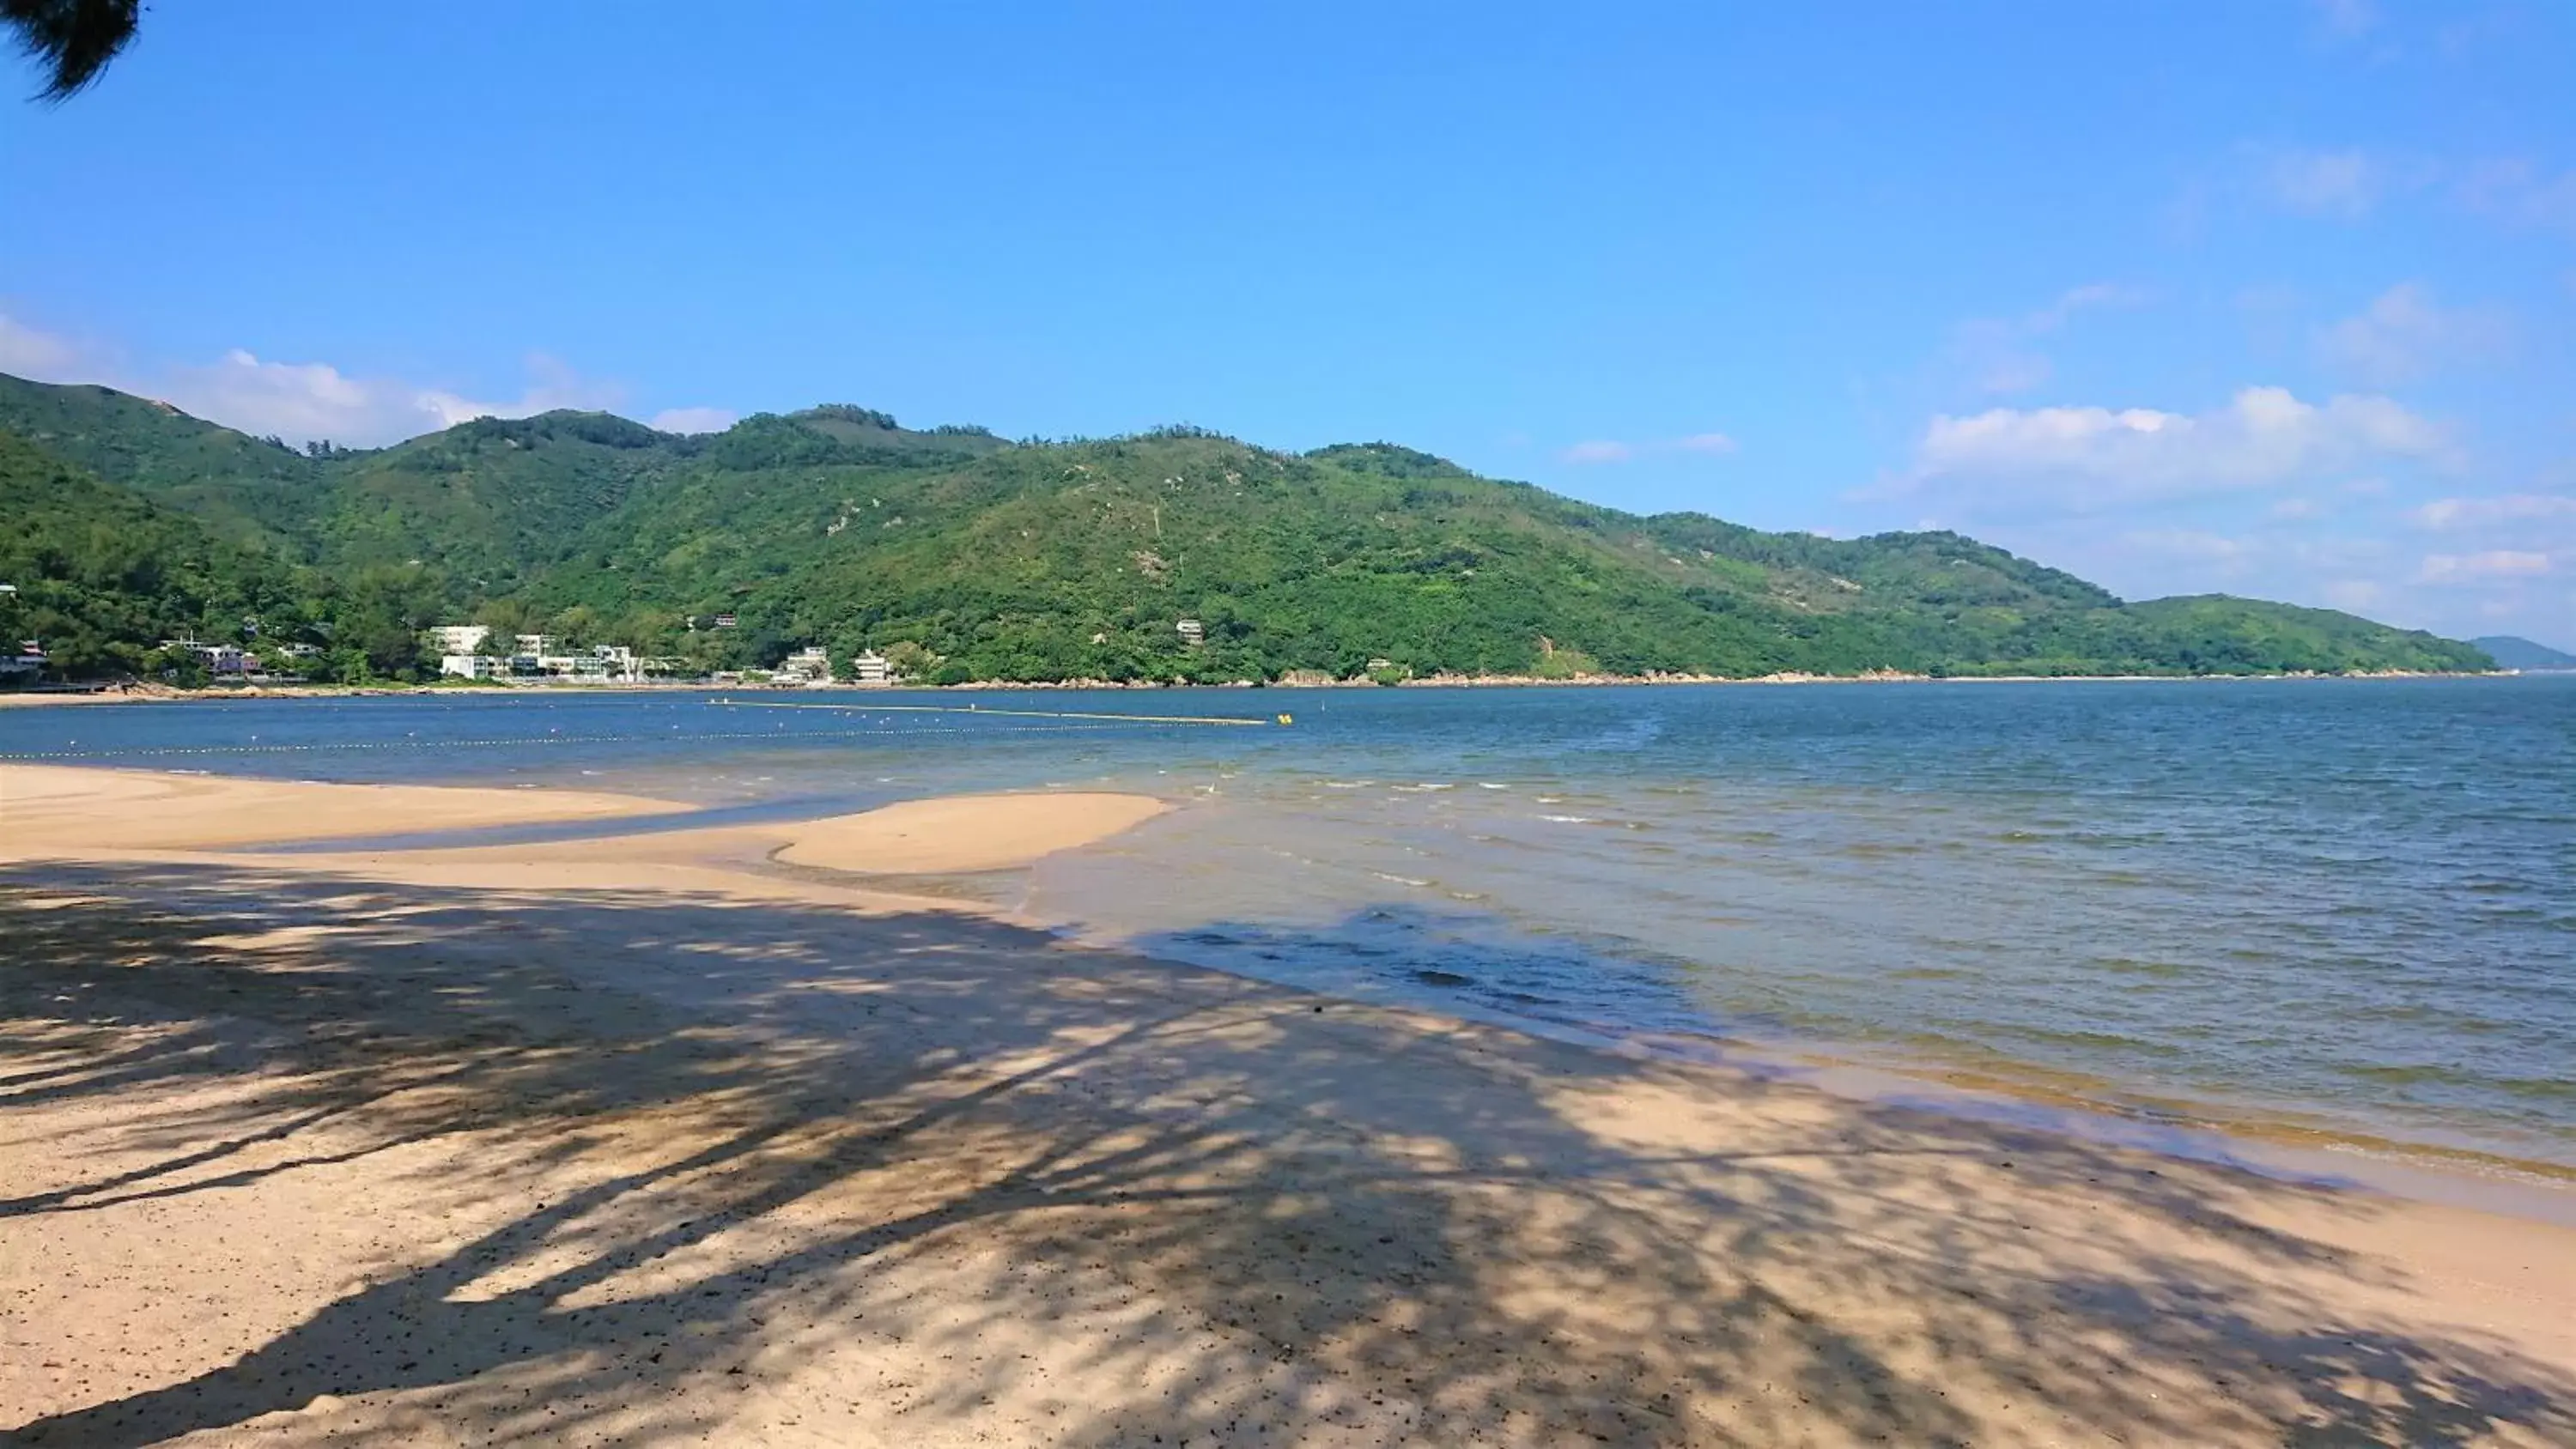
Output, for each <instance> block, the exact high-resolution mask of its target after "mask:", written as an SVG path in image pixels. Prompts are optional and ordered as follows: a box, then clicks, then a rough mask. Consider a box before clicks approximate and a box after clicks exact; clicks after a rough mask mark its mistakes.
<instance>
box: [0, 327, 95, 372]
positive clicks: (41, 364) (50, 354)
mask: <svg viewBox="0 0 2576 1449" xmlns="http://www.w3.org/2000/svg"><path fill="white" fill-rule="evenodd" d="M80 360H81V352H80V349H79V348H78V347H75V346H74V345H72V343H71V342H70V341H69V340H67V339H65V338H61V337H56V336H55V335H53V334H52V333H50V332H40V331H38V330H36V329H35V328H33V327H30V326H28V325H27V324H25V323H24V322H20V321H19V320H17V319H16V318H14V317H11V316H10V315H8V314H7V313H5V312H0V372H5V373H9V374H11V375H13V376H16V377H24V378H32V379H34V380H35V381H37V382H63V381H67V380H68V379H69V376H70V374H72V373H73V372H75V371H76V370H78V368H79V366H80Z"/></svg>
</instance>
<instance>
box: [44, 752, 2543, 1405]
mask: <svg viewBox="0 0 2576 1449" xmlns="http://www.w3.org/2000/svg"><path fill="white" fill-rule="evenodd" d="M138 780H139V781H140V783H139V784H138V783H137V782H138ZM165 786H168V787H173V788H175V787H176V786H186V787H191V788H192V789H194V790H197V791H199V792H200V793H195V794H191V795H189V796H188V797H187V798H190V799H198V800H206V799H220V798H221V797H224V796H227V795H229V796H231V797H232V799H233V803H234V804H235V805H236V806H238V805H242V804H246V803H247V802H248V801H249V800H251V799H252V798H253V797H256V796H259V795H262V794H265V793H271V792H276V791H281V790H289V789H291V788H292V787H286V786H283V785H280V784H279V783H277V782H270V781H262V780H255V779H244V778H233V777H205V776H168V775H160V774H157V773H147V772H109V771H100V770H94V769H88V768H85V767H25V766H0V812H5V813H7V814H8V815H10V816H11V817H12V818H11V819H10V822H9V823H10V827H11V828H10V829H8V830H7V831H0V849H5V850H6V852H7V855H8V857H10V858H9V859H8V860H7V861H6V862H5V869H0V922H6V924H7V925H8V927H9V929H8V930H7V931H6V932H5V933H0V1181H5V1182H6V1183H7V1184H8V1186H7V1187H6V1188H5V1189H0V1192H6V1193H7V1194H9V1195H10V1197H9V1202H8V1211H7V1212H6V1213H5V1214H0V1343H5V1344H6V1345H7V1346H8V1349H9V1351H8V1352H6V1353H0V1434H11V1435H14V1436H15V1438H16V1440H17V1441H18V1442H27V1443H33V1444H42V1443H83V1444H89V1443H114V1444H141V1443H146V1442H158V1441H159V1440H161V1439H164V1438H170V1437H177V1436H179V1435H183V1434H188V1433H191V1432H199V1433H218V1434H219V1433H224V1432H226V1431H232V1432H238V1433H242V1434H245V1435H249V1434H257V1435H260V1436H262V1441H263V1442H279V1443H293V1444H301V1443H306V1442H316V1443H318V1442H323V1441H325V1440H329V1439H333V1438H345V1437H350V1436H358V1437H376V1438H385V1439H399V1440H405V1441H424V1440H425V1441H429V1442H467V1441H473V1442H486V1441H489V1440H492V1439H499V1438H541V1439H560V1438H567V1437H570V1438H584V1439H609V1440H627V1441H632V1440H641V1439H652V1438H661V1437H671V1436H676V1435H679V1434H683V1433H687V1434H695V1435H699V1436H705V1435H709V1434H712V1435H714V1437H716V1438H718V1439H727V1438H730V1439H732V1440H735V1441H737V1442H755V1441H759V1442H776V1441H779V1440H784V1439H799V1438H801V1439H805V1440H808V1441H811V1442H824V1443H831V1442H838V1443H850V1442H919V1443H934V1442H950V1441H952V1440H953V1441H960V1442H962V1441H965V1440H968V1439H976V1438H982V1439H987V1440H991V1441H994V1442H1001V1443H1006V1444H1008V1443H1025V1444H1036V1443H1071V1444H1075V1445H1077V1446H1098V1449H1106V1446H1108V1445H1112V1444H1125V1443H1133V1442H1150V1440H1151V1439H1152V1437H1153V1436H1155V1435H1158V1434H1159V1435H1162V1436H1164V1440H1165V1442H1167V1443H1168V1442H1177V1441H1179V1440H1180V1439H1182V1438H1187V1439H1189V1440H1191V1441H1192V1442H1199V1441H1201V1440H1216V1441H1225V1440H1231V1439H1247V1438H1253V1437H1254V1435H1253V1433H1252V1430H1253V1426H1255V1425H1258V1426H1261V1436H1260V1437H1262V1438H1264V1439H1267V1440H1271V1441H1278V1442H1305V1443H1319V1444H1327V1445H1332V1444H1342V1443H1348V1444H1352V1445H1357V1444H1361V1443H1375V1442H1388V1441H1407V1442H1423V1441H1434V1442H1465V1441H1467V1440H1469V1439H1472V1438H1476V1437H1479V1436H1482V1437H1485V1438H1488V1439H1500V1440H1502V1441H1503V1442H1511V1443H1523V1444H1533V1445H1534V1444H1540V1443H1557V1442H1564V1441H1567V1440H1569V1439H1576V1438H1586V1437H1588V1438H1592V1439H1606V1440H1608V1441H1610V1442H1631V1443H1706V1444H1712V1445H1714V1444H1740V1443H1747V1442H1755V1443H1768V1442H1792V1441H1801V1442H1813V1443H1819V1444H1837V1445H1838V1444H1846V1443H1850V1444H1858V1443H1864V1442H1874V1441H1885V1440H1893V1441H1895V1442H1913V1443H1921V1442H1936V1441H1940V1440H1944V1439H1947V1440H1950V1441H1953V1442H1968V1441H1971V1440H1973V1441H1974V1442H1978V1443H1995V1444H2024V1445H2034V1446H2035V1445H2037V1444H2040V1443H2047V1442H2070V1441H2072V1442H2099V1441H2103V1440H2107V1439H2110V1438H2113V1437H2115V1436H2126V1437H2129V1438H2131V1439H2132V1440H2140V1441H2143V1442H2159V1443H2193V1444H2210V1445H2240V1444H2241V1445H2249V1446H2250V1445H2258V1444H2275V1443H2279V1442H2281V1441H2283V1440H2284V1439H2286V1438H2292V1437H2301V1436H2307V1437H2312V1438H2317V1439H2320V1440H2322V1441H2331V1442H2368V1443H2378V1442H2386V1443H2414V1442H2424V1441H2426V1440H2427V1439H2428V1438H2430V1439H2438V1440H2440V1441H2442V1442H2454V1443H2461V1444H2468V1443H2492V1444H2499V1445H2542V1444H2548V1443H2552V1442H2560V1441H2562V1440H2563V1439H2564V1438H2565V1437H2566V1436H2568V1435H2569V1434H2570V1433H2576V1317H2571V1315H2569V1314H2568V1313H2567V1312H2566V1309H2567V1307H2568V1306H2569V1305H2570V1304H2576V1229H2570V1228H2568V1227H2565V1226H2561V1225H2554V1224H2552V1223H2549V1222H2546V1221H2534V1220H2531V1219H2527V1218H2519V1217H2509V1216H2501V1215H2499V1214H2497V1213H2496V1212H2493V1211H2490V1210H2487V1209H2485V1208H2483V1207H2465V1206H2459V1205H2454V1204H2447V1203H2441V1202H2426V1201H2420V1200H2415V1199H2410V1198H2405V1197H2400V1196H2394V1195H2391V1194H2390V1193H2388V1192H2386V1191H2384V1190H2382V1189H2380V1188H2378V1187H2375V1186H2372V1185H2369V1184H2366V1183H2356V1182H2355V1181H2354V1180H2353V1179H2352V1178H2351V1177H2350V1176H2349V1175H2343V1174H2337V1175H2335V1176H2334V1177H2333V1179H2332V1180H2326V1181H2317V1180H2298V1179H2295V1178H2288V1177H2269V1176H2264V1175H2261V1174H2260V1173H2259V1172H2257V1171H2253V1170H2249V1169H2250V1168H2251V1167H2252V1164H2250V1163H2247V1162H2239V1161H2224V1162H2211V1161H2205V1160H2193V1159H2192V1158H2190V1157H2187V1156H2175V1155H2170V1154H2166V1153H2162V1152H2158V1151H2155V1150H2152V1149H2149V1148H2142V1147H2141V1146H2139V1145H2136V1144H2122V1143H2105V1142H2098V1141H2087V1140H2085V1139H2084V1138H2082V1137H2081V1136H2078V1135H2075V1134H2070V1133H2064V1132H2060V1131H2055V1130H2052V1129H2051V1128H2049V1127H2048V1126H2046V1125H2045V1124H2035V1123H2034V1122H2032V1121H2029V1120H2015V1121H1995V1120H1979V1119H1977V1118H1975V1117H1972V1116H1963V1115H1958V1114H1953V1113H1949V1112H1944V1111H1942V1110H1939V1109H1938V1108H1937V1107H1927V1106H1926V1105H1924V1104H1922V1103H1919V1102H1916V1101H1913V1100H1907V1099H1894V1100H1891V1099H1872V1098H1870V1097H1868V1096H1867V1095H1865V1094H1862V1095H1856V1096H1852V1097H1844V1096H1838V1095H1836V1094H1835V1093H1834V1092H1832V1091H1830V1090H1828V1089H1827V1087H1826V1085H1824V1084H1822V1083H1818V1082H1814V1081H1808V1080H1796V1079H1784V1078H1782V1077H1781V1076H1779V1075H1776V1074H1771V1073H1766V1072H1764V1071H1762V1070H1759V1069H1756V1068H1755V1067H1754V1066H1753V1065H1752V1064H1749V1063H1744V1062H1730V1063H1718V1064H1694V1063H1690V1062H1685V1061H1678V1060H1672V1059H1669V1058H1661V1057H1657V1058H1648V1057H1645V1056H1642V1055H1640V1054H1638V1053H1636V1052H1621V1051H1617V1050H1608V1051H1605V1050H1602V1049H1600V1048H1598V1047H1594V1046H1587V1045H1578V1044H1575V1043H1571V1042H1566V1041H1556V1040H1549V1039H1546V1038H1543V1037H1539V1036H1534V1035H1531V1034H1530V1033H1528V1032H1527V1031H1525V1030H1520V1029H1516V1028H1505V1027H1501V1026H1495V1025H1489V1024H1484V1023H1481V1022H1478V1021H1474V1020H1466V1019H1460V1018H1456V1017H1439V1016H1433V1015H1431V1014H1429V1013H1427V1012H1423V1011H1417V1010H1412V1009H1409V1008H1403V1007H1393V1006H1376V1005H1367V1004H1361V1003H1353V1002H1346V1001H1339V1000H1334V999H1329V998H1322V997H1316V996H1313V995H1310V994H1308V993H1304V992H1300V991H1294V990H1290V989H1287V988H1282V987H1274V986H1269V985H1266V984H1263V983H1260V982H1256V981H1252V980H1250V979H1248V978H1243V977H1236V976H1227V975H1223V974H1221V973H1217V972H1212V971H1208V970H1205V969H1203V968H1198V967H1193V966H1190V965H1187V964H1184V963H1179V962H1172V961H1165V960H1158V959H1154V958H1150V957H1145V956H1140V955H1137V954H1135V953H1132V952H1127V951H1121V950H1116V949H1105V948H1086V947H1081V946H1076V945H1072V944H1069V943H1067V942H1065V941H1063V940H1061V939H1057V938H1054V937H1051V936H1049V935H1047V934H1046V933H1043V932H1040V931H1037V930H1034V929H1031V928H1029V927H1026V926H1023V925H1019V924H1015V923H1014V922H1013V921H1011V920H1010V919H1009V918H1008V913H1007V912H1006V911H1004V910H1001V909H999V908H995V907H989V906H976V905H972V904H968V903H960V902H956V901H943V900H935V899H923V898H920V897H914V896H906V895H903V894H888V893H887V892H886V886H887V885H888V884H893V885H896V886H900V885H901V883H902V882H901V879H900V878H901V877H902V876H903V875H904V874H906V873H907V870H910V871H935V870H938V869H949V870H958V869H1000V868H1012V867H1011V864H1010V863H1014V862H1016V863H1018V864H1023V865H1024V864H1026V863H1027V862H1029V861H1033V860H1035V859H1037V858H1039V857H1041V856H1043V855H1045V854H1048V853H1051V852H1052V851H1054V850H1059V849H1078V848H1080V847H1081V846H1083V845H1085V844H1088V843H1091V842H1095V841H1100V840H1105V839H1108V838H1110V837H1112V836H1114V835H1115V834H1117V833H1118V832H1120V831H1122V830H1124V829H1128V828H1132V826H1133V825H1135V824H1136V823H1139V822H1140V821H1142V820H1144V819H1148V818H1151V815H1152V814H1155V813H1159V812H1160V811H1162V810H1164V809H1166V808H1168V807H1167V806H1165V805H1164V803H1163V802H1160V801H1155V800H1151V799H1148V798H1145V797H1138V796H1117V795H1099V794H1091V795H1083V794H1062V795H1049V794H1036V795H1003V796H951V797H944V798H940V799H933V800H925V801H914V802H908V803H907V804H904V805H897V806H890V807H886V808H885V809H884V810H881V811H872V812H863V813H862V814H860V815H856V816H845V817H838V818H836V819H834V820H832V821H828V822H824V823H823V825H822V826H821V827H818V826H817V824H816V822H790V823H786V824H781V825H777V826H756V827H750V826H723V827H716V828H713V829H709V830H703V831H679V832H663V833H656V834H651V835H631V836H623V837H609V838H606V839H592V840H567V841H557V842H552V843H547V844H539V845H508V846H481V847H466V848H450V849H440V850H417V849H415V850H404V851H391V850H368V849H365V848H363V847H362V846H353V847H352V848H350V849H347V850H344V851H339V852H333V851H329V850H320V851H315V852H312V853H301V852H299V853H296V854H292V855H261V854H245V853H242V852H241V851H240V850H239V849H238V848H235V847H238V846H239V845H241V844H243V843H244V842H241V841H239V840H237V839H232V838H229V837H230V835H231V834H232V833H231V832H226V831H223V830H221V829H219V828H218V827H219V826H220V824H221V823H222V822H221V820H220V818H219V817H220V816H222V814H223V813H224V811H223V808H222V807H219V806H214V805H210V806H208V807H206V809H207V812H211V813H200V814H197V815H191V814H189V813H188V812H186V811H182V810H175V809H171V808H167V807H166V806H154V807H153V808H149V809H146V810H145V811H143V812H142V815H143V818H142V819H141V820H140V821H139V822H138V821H135V820H133V819H131V818H128V819H126V820H124V821H123V822H121V823H119V824H118V830H119V831H120V832H121V833H117V834H115V835H114V836H113V838H114V839H115V840H118V841H121V842H122V843H120V844H100V843H98V841H99V840H100V839H102V838H105V837H102V836H101V834H100V830H99V826H100V822H101V821H102V820H107V821H111V822H112V821H115V820H116V817H119V816H125V817H132V816H134V815H135V814H136V813H137V812H136V809H135V806H136V803H137V802H138V801H144V802H147V803H148V802H153V801H162V800H165V799H166V798H167V791H165V792H164V793H162V794H153V793H150V790H151V788H154V787H165ZM38 787H42V788H41V789H40V788H38ZM92 787H95V788H92ZM438 788H440V787H402V786H366V785H325V786H305V787H302V791H303V792H324V793H321V794H313V793H302V794H298V795H297V796H296V797H295V809H294V811H293V814H292V818H293V820H294V822H295V824H296V827H297V830H298V831H299V832H300V833H302V835H303V837H304V838H305V839H307V840H312V839H315V838H322V839H329V838H333V837H334V836H337V837H338V838H344V839H355V840H361V841H362V840H363V839H364V838H365V835H366V834H367V833H378V834H380V833H381V832H382V826H383V817H384V816H385V814H386V813H387V809H388V806H389V803H390V802H393V801H395V800H398V799H400V800H404V801H405V803H406V804H416V805H425V804H427V803H429V802H411V801H409V800H408V798H407V797H405V796H403V795H402V794H401V793H400V792H404V791H411V792H414V793H418V792H421V791H433V790H436V789H438ZM138 792H140V793H138ZM458 794H459V795H460V796H465V797H471V798H460V799H458V800H455V801H451V802H449V803H448V805H447V806H446V807H444V808H445V809H446V810H447V812H448V814H449V815H450V816H451V817H454V818H467V819H473V818H481V817H483V816H486V815H498V816H500V817H504V818H507V819H513V820H529V819H535V818H540V817H542V816H543V815H544V814H545V813H546V812H547V811H548V810H549V809H550V808H552V807H553V806H554V805H556V804H560V803H563V802H562V800H561V799H560V798H558V797H552V796H551V795H550V792H547V791H542V790H524V791H459V792H458ZM84 798H86V799H87V800H88V801H89V803H90V807H91V808H92V811H93V813H92V815H91V816H90V817H89V818H87V819H84V818H83V816H82V815H81V809H80V802H81V801H82V800H83V799H84ZM603 798H607V799H617V798H624V799H626V800H627V801H628V803H629V806H630V807H631V808H632V809H633V810H634V811H635V812H636V813H644V812H646V811H650V810H653V809H658V808H660V807H659V805H658V802H649V801H642V800H640V799H638V798H636V797H603ZM39 799H42V800H50V801H51V802H52V803H51V804H50V805H48V806H47V807H46V812H47V813H45V814H44V815H43V818H42V819H40V820H35V819H34V817H33V816H31V815H30V814H28V813H26V812H27V811H29V810H30V809H32V807H29V806H27V805H25V804H24V803H23V802H26V801H29V800H39ZM1068 802H1070V803H1068ZM588 808H607V807H596V806H594V807H588ZM611 818H613V817H611ZM31 820H34V823H33V824H31V823H30V821H31ZM153 829H157V830H158V831H159V832H160V833H159V834H158V835H153V834H152V833H151V831H152V830H153ZM799 835H803V836H806V837H808V839H807V840H806V841H805V842H803V843H802V844H801V845H800V842H798V841H797V840H796V839H795V837H797V836H799ZM782 839H783V840H784V842H785V843H781V842H782ZM816 841H821V842H823V844H822V845H821V846H819V847H817V846H816V844H815V842H816ZM210 842H212V843H211V844H210ZM799 849H804V850H805V851H806V852H807V855H806V859H804V860H802V861H798V860H795V859H784V860H782V857H786V856H787V855H788V854H789V852H790V851H793V850H799ZM817 849H819V851H820V853H819V854H817V853H814V851H815V850H817ZM38 1241H41V1242H42V1243H43V1244H44V1249H45V1250H44V1251H43V1252H41V1253H37V1252H19V1251H9V1249H13V1248H15V1247H19V1246H26V1245H32V1244H33V1243H35V1242H38ZM218 1308H219V1309H220V1313H219V1314H218V1313H217V1312H215V1311H214V1310H215V1309H218ZM1771 1386H1777V1388H1776V1390H1775V1388H1773V1387H1771Z"/></svg>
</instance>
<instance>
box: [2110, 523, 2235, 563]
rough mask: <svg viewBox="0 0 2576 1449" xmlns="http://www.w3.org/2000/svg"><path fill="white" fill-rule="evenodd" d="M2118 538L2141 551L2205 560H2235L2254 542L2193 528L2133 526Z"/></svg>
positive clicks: (2233, 561) (2214, 561)
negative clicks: (2135, 528)
mask: <svg viewBox="0 0 2576 1449" xmlns="http://www.w3.org/2000/svg"><path fill="white" fill-rule="evenodd" d="M2120 541H2121V542H2122V543H2123V544H2126V545H2127V546H2128V547H2130V548H2133V549H2136V550H2138V551H2139V552H2141V553H2150V554H2160V555H2163V556H2165V557H2168V558H2187V559H2198V560H2202V561H2204V562H2209V563H2235V562H2238V561H2241V560H2243V559H2244V558H2246V557H2247V556H2248V555H2250V554H2252V553H2253V552H2254V545H2253V544H2251V543H2249V542H2247V541H2246V540H2244V539H2241V538H2229V537H2228V536H2227V535H2225V534H2222V533H2211V532H2208V531H2207V530H2204V529H2196V528H2146V529H2137V530H2133V531H2131V532H2129V533H2126V534H2123V535H2121V538H2120Z"/></svg>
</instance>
